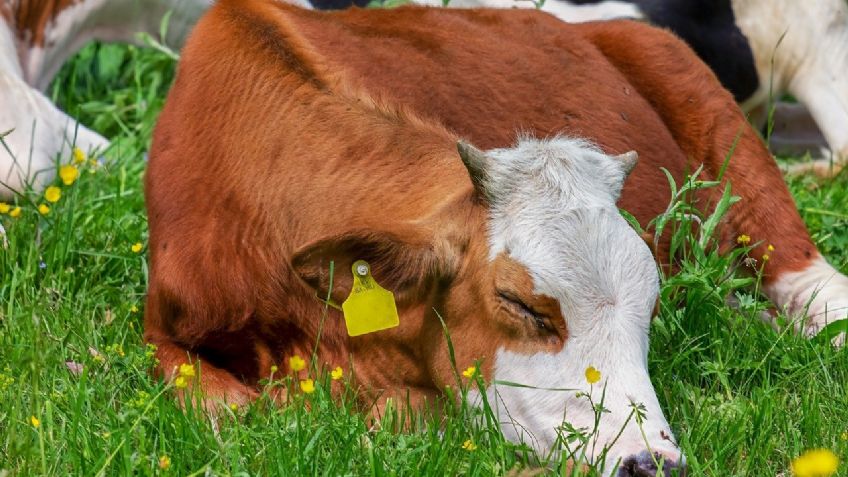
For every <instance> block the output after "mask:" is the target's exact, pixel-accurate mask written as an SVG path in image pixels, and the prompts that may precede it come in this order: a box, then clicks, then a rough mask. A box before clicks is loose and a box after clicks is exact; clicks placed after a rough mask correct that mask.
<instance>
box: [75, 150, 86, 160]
mask: <svg viewBox="0 0 848 477" xmlns="http://www.w3.org/2000/svg"><path fill="white" fill-rule="evenodd" d="M83 162H85V153H84V152H82V149H80V148H78V147H75V148H74V164H81V163H83Z"/></svg>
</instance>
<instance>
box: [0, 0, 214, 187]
mask: <svg viewBox="0 0 848 477" xmlns="http://www.w3.org/2000/svg"><path fill="white" fill-rule="evenodd" d="M209 4H210V2H209V1H208V0H0V134H2V133H6V132H8V134H7V135H6V136H4V138H3V140H4V141H5V142H6V144H7V146H8V147H9V151H6V150H5V149H4V148H2V147H0V198H5V197H9V196H11V195H12V194H13V191H21V190H23V188H24V186H25V184H27V183H28V182H32V183H33V186H34V187H36V188H41V187H42V186H43V185H44V184H47V183H49V182H50V181H51V180H52V179H53V177H54V175H55V167H54V164H55V160H56V156H57V155H59V156H61V157H65V158H67V157H70V151H71V148H72V146H77V147H79V148H80V149H82V150H84V151H86V152H90V151H93V150H103V149H105V147H106V146H107V145H108V143H109V142H108V141H107V140H106V139H105V138H103V137H102V136H101V135H99V134H97V133H96V132H94V131H92V130H90V129H88V128H86V127H85V126H82V125H79V124H78V122H77V121H76V120H75V119H74V118H72V117H70V116H68V115H67V114H65V113H64V112H62V111H61V110H59V109H58V108H57V107H56V105H54V104H53V103H52V102H51V101H50V100H49V99H48V98H47V97H46V96H45V95H44V94H43V91H44V90H46V89H47V86H48V85H49V83H50V81H51V80H52V79H53V76H55V74H56V73H57V72H58V71H59V68H60V67H61V66H62V64H63V63H64V62H65V61H66V60H67V59H68V58H69V57H70V56H71V55H72V54H74V53H76V51H77V50H78V49H79V48H80V47H82V46H83V45H84V44H86V43H88V42H89V41H91V40H102V41H120V42H132V41H134V40H135V39H136V35H137V34H138V32H147V33H150V34H154V33H156V32H158V31H159V25H160V22H161V21H162V18H163V16H164V15H165V14H166V13H167V12H171V13H172V15H171V17H170V23H169V25H170V28H169V40H171V41H173V42H174V43H175V44H177V45H181V44H182V42H183V38H184V37H185V36H186V34H187V33H188V31H189V29H190V27H191V26H192V25H193V24H194V22H195V20H196V19H197V18H198V17H199V16H200V15H201V13H203V11H204V10H205V9H206V8H207V7H208V6H209ZM10 152H11V155H10V154H9V153H10Z"/></svg>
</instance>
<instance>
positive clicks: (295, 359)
mask: <svg viewBox="0 0 848 477" xmlns="http://www.w3.org/2000/svg"><path fill="white" fill-rule="evenodd" d="M289 368H291V370H292V371H294V372H298V371H301V370H303V369H304V368H306V361H304V360H303V358H301V357H300V356H298V355H294V356H292V357H291V358H289Z"/></svg>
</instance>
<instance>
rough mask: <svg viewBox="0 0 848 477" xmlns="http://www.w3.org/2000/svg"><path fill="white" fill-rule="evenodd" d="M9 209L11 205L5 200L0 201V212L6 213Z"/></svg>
mask: <svg viewBox="0 0 848 477" xmlns="http://www.w3.org/2000/svg"><path fill="white" fill-rule="evenodd" d="M11 209H12V206H11V205H9V204H7V203H5V202H0V214H8V213H9V210H11Z"/></svg>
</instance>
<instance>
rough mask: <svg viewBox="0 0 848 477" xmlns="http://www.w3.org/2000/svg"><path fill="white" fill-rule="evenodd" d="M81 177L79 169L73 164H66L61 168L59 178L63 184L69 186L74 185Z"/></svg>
mask: <svg viewBox="0 0 848 477" xmlns="http://www.w3.org/2000/svg"><path fill="white" fill-rule="evenodd" d="M78 177H79V169H77V166H75V165H73V164H66V165H64V166H62V167H60V168H59V178H60V179H62V184H65V185H66V186H69V185H71V184H73V183H74V182H75V181H76V180H77V178H78Z"/></svg>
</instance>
